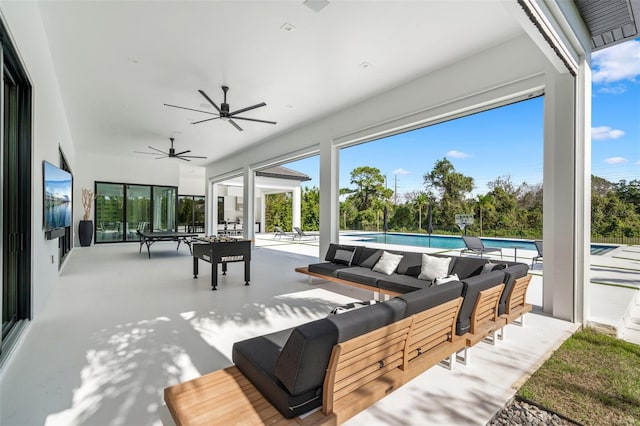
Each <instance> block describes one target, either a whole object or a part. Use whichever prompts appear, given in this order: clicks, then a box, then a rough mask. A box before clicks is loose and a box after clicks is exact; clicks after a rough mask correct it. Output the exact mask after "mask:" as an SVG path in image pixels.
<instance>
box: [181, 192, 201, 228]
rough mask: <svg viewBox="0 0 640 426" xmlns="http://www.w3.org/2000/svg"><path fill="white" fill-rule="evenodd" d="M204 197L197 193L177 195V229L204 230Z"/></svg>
mask: <svg viewBox="0 0 640 426" xmlns="http://www.w3.org/2000/svg"><path fill="white" fill-rule="evenodd" d="M204 206H205V199H204V197H202V196H198V195H180V196H178V230H179V231H184V232H204Z"/></svg>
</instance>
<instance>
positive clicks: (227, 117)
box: [164, 86, 276, 132]
mask: <svg viewBox="0 0 640 426" xmlns="http://www.w3.org/2000/svg"><path fill="white" fill-rule="evenodd" d="M222 91H223V92H224V101H223V102H222V103H221V104H220V106H218V104H216V103H215V102H214V101H213V100H212V99H211V98H210V97H209V95H207V93H206V92H205V91H204V90H202V89H200V90H198V92H199V93H200V94H201V95H202V97H204V98H205V99H206V100H207V102H209V104H211V105H212V106H213V107H214V108H215V109H216V111H217V112H218V113H217V114H216V113H214V112H211V111H202V110H198V109H194V108H187V107H183V106H178V105H171V104H164V105H165V106H168V107H171V108H179V109H185V110H187V111H196V112H201V113H204V114H209V115H215V117H211V118H205V119H204V120H200V121H194V122H193V123H191V124H200V123H205V122H207V121H212V120H217V119H220V120H222V121H226V122H228V123H230V124H231V125H232V126H233V127H235V128H236V129H237V130H239V131H241V132H242V131H243V129H242V127H240V126H239V125H238V123H236V122H235V121H234V120H245V121H255V122H257V123H266V124H276V122H275V121H269V120H259V119H257V118H249V117H240V116H239V115H238V114H242V113H243V112H247V111H251V110H253V109H256V108H261V107H263V106H266V105H267V104H266V103H264V102H260V103H259V104H255V105H251V106H249V107H246V108H240V109H238V110H235V111H231V108H230V107H229V104H228V103H227V92H228V91H229V87H228V86H222Z"/></svg>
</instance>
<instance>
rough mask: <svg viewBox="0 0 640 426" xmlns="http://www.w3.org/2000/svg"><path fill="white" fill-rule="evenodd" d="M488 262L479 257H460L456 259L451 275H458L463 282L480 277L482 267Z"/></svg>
mask: <svg viewBox="0 0 640 426" xmlns="http://www.w3.org/2000/svg"><path fill="white" fill-rule="evenodd" d="M487 262H488V259H482V258H479V257H466V256H459V257H457V258H456V260H455V263H454V264H453V268H452V270H451V272H450V274H456V275H457V276H458V278H460V279H461V280H463V279H465V278H468V277H471V276H474V275H479V274H480V273H481V272H482V267H483V266H484V264H485V263H487Z"/></svg>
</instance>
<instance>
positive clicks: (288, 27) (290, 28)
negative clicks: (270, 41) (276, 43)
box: [280, 22, 296, 33]
mask: <svg viewBox="0 0 640 426" xmlns="http://www.w3.org/2000/svg"><path fill="white" fill-rule="evenodd" d="M280 29H281V30H284V31H286V32H288V33H289V32H291V31H293V30H295V29H296V27H294V26H293V25H291V24H290V23H288V22H285V23H284V24H282V26H280Z"/></svg>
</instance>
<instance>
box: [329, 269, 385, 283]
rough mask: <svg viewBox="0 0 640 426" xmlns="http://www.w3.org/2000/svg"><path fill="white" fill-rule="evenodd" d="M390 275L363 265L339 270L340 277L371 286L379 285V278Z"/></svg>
mask: <svg viewBox="0 0 640 426" xmlns="http://www.w3.org/2000/svg"><path fill="white" fill-rule="evenodd" d="M388 277H389V276H388V275H385V274H382V273H380V272H375V271H372V270H371V269H369V268H364V267H362V266H353V267H351V268H345V269H340V270H338V278H340V279H343V280H348V281H353V282H355V283H360V284H366V285H368V286H371V287H377V286H378V280H379V279H381V278H388Z"/></svg>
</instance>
